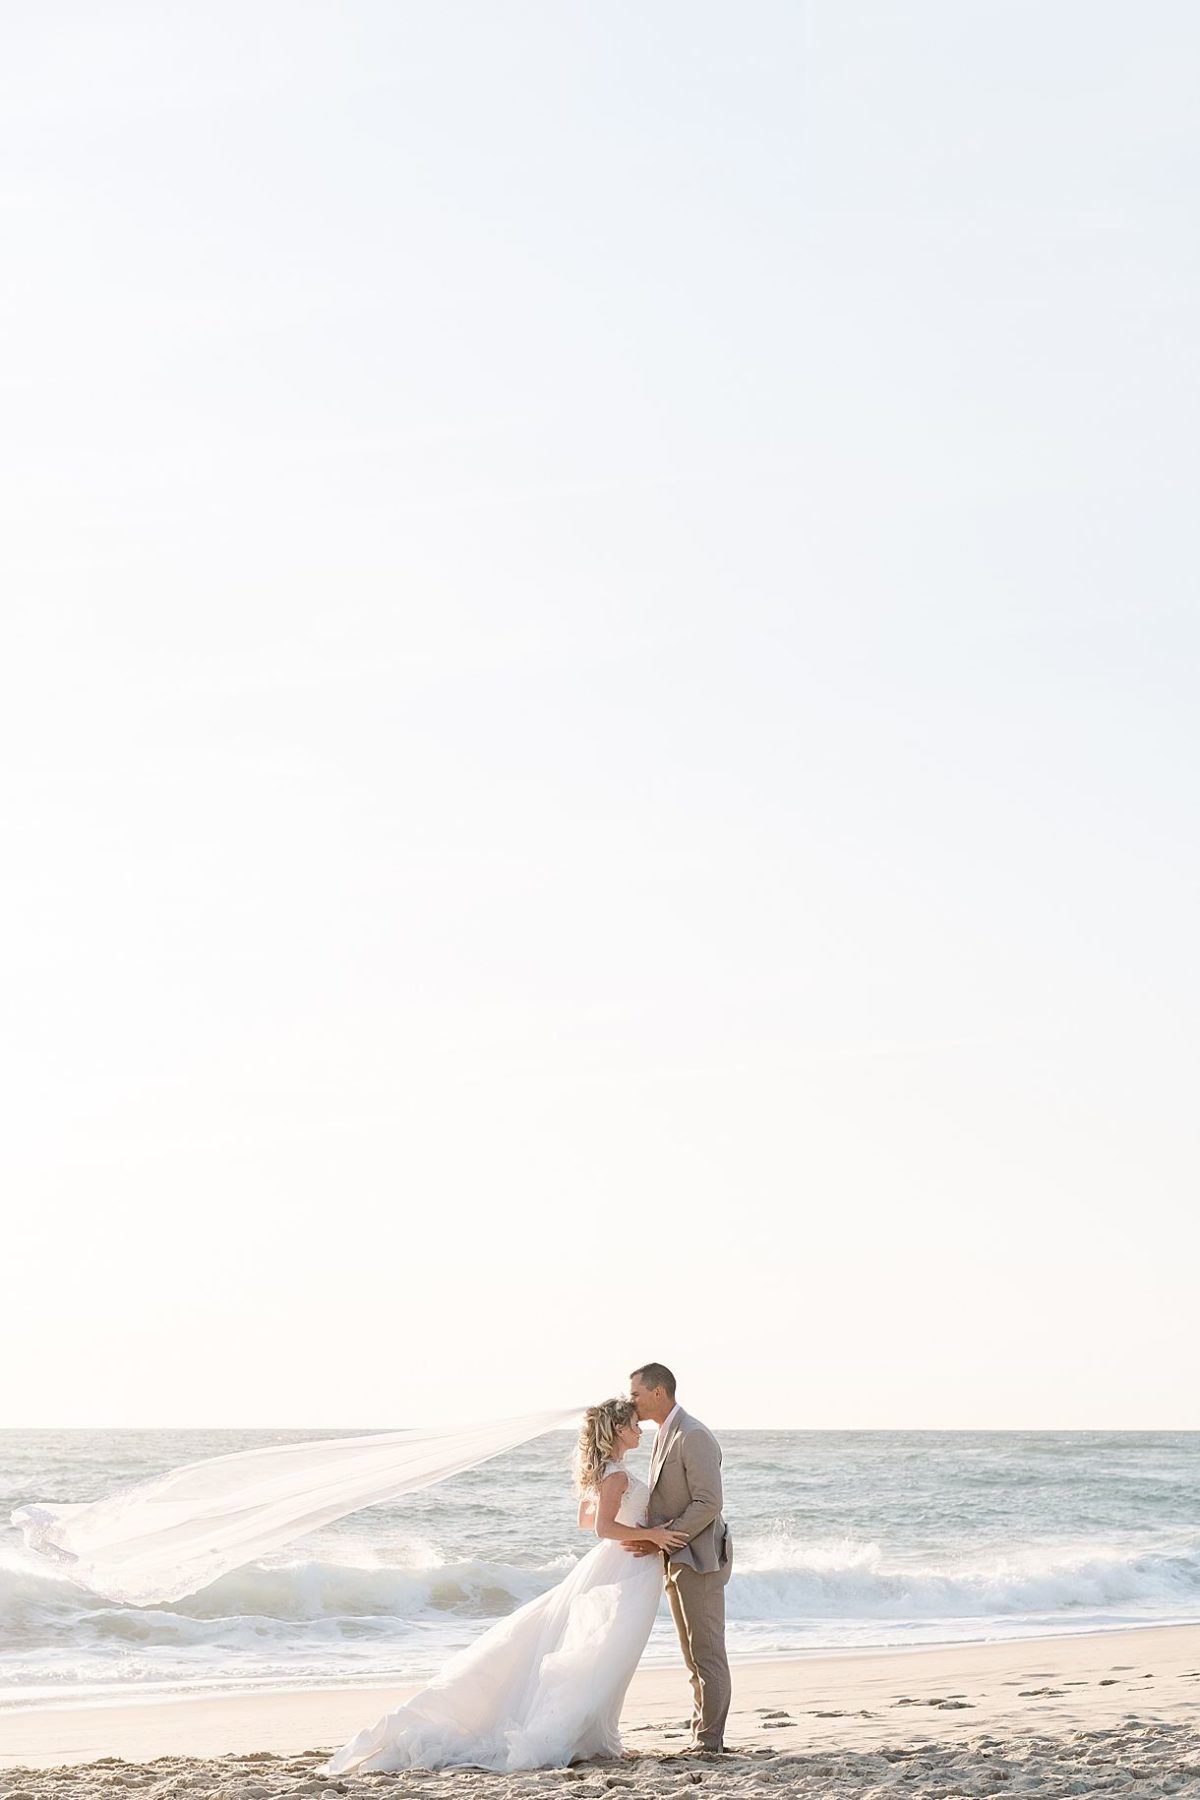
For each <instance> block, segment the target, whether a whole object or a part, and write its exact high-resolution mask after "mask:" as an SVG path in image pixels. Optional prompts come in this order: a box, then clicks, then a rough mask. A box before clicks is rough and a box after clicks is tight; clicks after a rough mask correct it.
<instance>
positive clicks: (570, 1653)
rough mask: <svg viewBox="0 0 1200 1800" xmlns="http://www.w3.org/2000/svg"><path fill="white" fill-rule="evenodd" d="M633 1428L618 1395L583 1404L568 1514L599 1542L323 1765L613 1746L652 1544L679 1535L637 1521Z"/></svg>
mask: <svg viewBox="0 0 1200 1800" xmlns="http://www.w3.org/2000/svg"><path fill="white" fill-rule="evenodd" d="M640 1437H641V1431H640V1428H639V1426H638V1422H637V1413H636V1411H635V1409H634V1406H633V1402H632V1401H630V1400H605V1401H603V1402H602V1403H601V1404H600V1405H599V1406H590V1407H589V1408H588V1409H587V1413H586V1415H585V1417H584V1423H583V1427H582V1430H581V1431H580V1434H579V1446H578V1449H577V1452H576V1479H577V1482H578V1486H579V1492H580V1501H579V1523H580V1526H581V1527H584V1528H586V1527H588V1526H591V1527H594V1529H595V1532H596V1536H597V1537H598V1538H599V1539H600V1542H599V1543H598V1544H597V1545H596V1547H595V1549H594V1550H590V1551H589V1552H588V1554H587V1555H586V1556H585V1557H584V1558H583V1560H582V1562H579V1563H577V1564H576V1566H575V1567H574V1568H573V1569H572V1570H571V1573H570V1574H569V1575H568V1576H567V1578H566V1580H565V1581H562V1582H560V1583H559V1585H558V1586H557V1587H556V1588H551V1589H550V1591H549V1593H546V1594H542V1595H540V1596H539V1597H538V1598H537V1599H536V1600H531V1601H530V1602H529V1604H528V1605H527V1606H522V1607H521V1608H520V1609H519V1610H518V1611H517V1612H514V1613H510V1614H509V1615H508V1617H507V1618H504V1619H501V1620H500V1621H499V1623H498V1624H496V1625H493V1626H492V1627H491V1629H490V1630H489V1631H486V1632H485V1633H484V1635H483V1636H482V1637H481V1638H477V1639H476V1641H475V1642H474V1643H473V1644H471V1645H469V1646H468V1648H467V1649H466V1650H463V1651H460V1652H459V1654H458V1655H457V1656H454V1657H452V1658H451V1659H450V1661H449V1662H448V1663H446V1665H445V1666H444V1668H443V1669H442V1671H441V1673H440V1674H439V1675H437V1676H436V1677H435V1678H434V1680H433V1681H431V1682H430V1684H429V1686H428V1687H426V1688H423V1689H422V1690H421V1692H420V1693H419V1694H417V1695H416V1696H415V1697H414V1698H413V1699H412V1700H409V1701H408V1702H406V1704H404V1705H403V1706H397V1707H396V1708H395V1709H394V1710H393V1711H392V1712H389V1713H385V1714H384V1715H383V1717H382V1718H380V1719H377V1720H376V1721H375V1723H374V1724H373V1725H369V1726H367V1727H366V1728H365V1729H364V1730H362V1731H360V1732H359V1734H358V1736H357V1737H354V1738H352V1739H351V1740H350V1742H349V1743H348V1744H345V1745H343V1747H342V1748H341V1749H340V1750H339V1751H337V1752H336V1754H335V1755H334V1756H333V1757H332V1758H331V1759H330V1761H329V1762H328V1763H327V1764H326V1766H325V1770H324V1772H325V1773H326V1774H329V1775H345V1774H348V1773H350V1772H352V1771H353V1772H356V1773H360V1774H365V1773H375V1772H378V1771H382V1770H394V1769H410V1768H424V1769H431V1768H444V1767H448V1766H456V1765H457V1766H464V1765H469V1766H471V1767H473V1768H483V1769H497V1770H510V1769H537V1768H549V1767H562V1766H564V1765H565V1764H567V1763H571V1762H579V1761H582V1760H584V1759H586V1758H589V1757H597V1756H620V1755H621V1738H620V1733H619V1731H618V1729H617V1727H618V1721H619V1719H620V1716H621V1705H622V1702H623V1701H624V1698H625V1691H626V1689H627V1688H628V1686H629V1683H630V1680H631V1679H632V1676H633V1671H634V1669H635V1668H636V1667H637V1665H638V1661H639V1659H640V1657H641V1654H642V1651H643V1650H644V1649H645V1647H646V1639H647V1638H648V1637H649V1635H650V1627H651V1626H652V1625H653V1623H654V1616H655V1614H656V1612H657V1611H658V1604H659V1601H660V1599H661V1598H662V1592H663V1568H662V1562H661V1559H660V1558H659V1557H657V1556H645V1555H643V1556H633V1555H630V1554H628V1553H627V1552H626V1551H625V1549H624V1548H623V1545H624V1544H627V1543H632V1542H634V1541H641V1542H648V1543H650V1544H653V1545H655V1546H656V1547H657V1548H658V1549H659V1550H674V1549H677V1548H678V1547H679V1546H680V1545H681V1544H683V1543H685V1542H686V1539H685V1538H684V1537H682V1536H681V1535H680V1533H679V1532H676V1531H667V1530H665V1529H661V1528H657V1529H655V1528H651V1527H649V1526H647V1524H646V1507H647V1504H648V1502H649V1498H650V1494H649V1489H648V1488H647V1487H646V1484H645V1482H643V1481H639V1480H638V1479H637V1478H636V1477H635V1476H633V1475H631V1474H630V1473H629V1472H628V1470H627V1469H626V1468H625V1466H624V1459H625V1453H626V1451H628V1450H633V1449H635V1448H636V1447H637V1444H638V1441H639V1439H640Z"/></svg>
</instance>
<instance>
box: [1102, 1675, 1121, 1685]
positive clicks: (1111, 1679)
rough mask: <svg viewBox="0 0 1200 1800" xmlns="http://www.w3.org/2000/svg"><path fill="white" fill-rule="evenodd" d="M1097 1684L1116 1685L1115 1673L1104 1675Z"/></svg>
mask: <svg viewBox="0 0 1200 1800" xmlns="http://www.w3.org/2000/svg"><path fill="white" fill-rule="evenodd" d="M1097 1685H1098V1686H1100V1687H1117V1686H1118V1682H1117V1678H1116V1676H1115V1675H1105V1676H1103V1677H1102V1679H1101V1680H1100V1682H1099V1683H1098V1684H1097Z"/></svg>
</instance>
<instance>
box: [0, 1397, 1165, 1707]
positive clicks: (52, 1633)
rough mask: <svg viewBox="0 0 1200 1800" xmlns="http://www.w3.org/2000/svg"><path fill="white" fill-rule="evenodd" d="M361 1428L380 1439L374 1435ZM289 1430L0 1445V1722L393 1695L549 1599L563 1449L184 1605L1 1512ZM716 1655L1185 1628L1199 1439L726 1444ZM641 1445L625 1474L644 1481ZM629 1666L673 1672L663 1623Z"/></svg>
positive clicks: (882, 1438)
mask: <svg viewBox="0 0 1200 1800" xmlns="http://www.w3.org/2000/svg"><path fill="white" fill-rule="evenodd" d="M381 1429H382V1428H381ZM347 1435H357V1434H356V1433H347V1432H344V1431H342V1432H335V1431H330V1432H328V1433H326V1432H320V1433H317V1432H303V1431H265V1430H264V1431H9V1432H0V1496H2V1500H0V1518H2V1519H3V1520H4V1521H5V1524H4V1527H3V1528H2V1529H0V1710H4V1709H13V1708H17V1707H42V1706H55V1705H63V1704H104V1703H105V1702H109V1701H114V1700H118V1699H128V1698H132V1697H134V1696H135V1695H136V1696H138V1697H145V1698H149V1697H152V1696H155V1695H165V1694H170V1693H178V1692H180V1691H210V1692H211V1691H237V1690H243V1691H244V1690H248V1689H285V1688H297V1687H322V1686H334V1685H337V1686H343V1685H354V1684H364V1685H365V1684H371V1683H378V1682H390V1681H397V1682H400V1681H407V1680H410V1679H416V1678H420V1677H423V1676H426V1675H429V1674H430V1673H432V1672H433V1671H434V1670H435V1669H436V1668H437V1667H438V1665H439V1664H440V1663H441V1662H442V1661H443V1660H444V1658H445V1657H446V1656H447V1655H448V1654H449V1653H450V1652H451V1651H453V1650H456V1649H458V1648H460V1647H461V1646H462V1645H464V1644H466V1643H467V1642H468V1641H469V1640H470V1639H471V1638H472V1637H474V1636H476V1635H477V1634H478V1633H479V1632H481V1631H483V1630H485V1629H486V1628H487V1626H488V1624H489V1623H490V1622H491V1621H492V1620H494V1619H497V1618H499V1617H501V1616H502V1615H503V1614H505V1613H507V1612H510V1611H512V1610H513V1608H514V1607H517V1606H519V1605H521V1604H522V1602H524V1601H526V1600H529V1599H531V1598H533V1596H534V1595H536V1594H539V1593H541V1592H543V1591H544V1590H545V1589H546V1588H548V1587H550V1586H551V1585H553V1584H554V1583H555V1582H557V1581H559V1580H561V1578H562V1576H563V1574H564V1572H565V1571H566V1570H567V1569H569V1568H570V1567H571V1565H572V1563H573V1562H574V1561H576V1559H577V1558H578V1557H580V1556H581V1555H583V1554H585V1552H586V1551H587V1549H588V1547H589V1542H590V1541H594V1540H589V1539H588V1538H587V1537H586V1536H585V1535H584V1534H583V1533H581V1532H580V1531H578V1529H577V1528H576V1523H575V1506H576V1501H575V1496H574V1493H573V1492H572V1488H571V1483H570V1476H569V1464H570V1451H571V1437H570V1435H569V1434H566V1433H561V1432H559V1433H551V1434H549V1435H548V1436H546V1437H543V1438H540V1439H538V1440H536V1441H535V1442H533V1443H530V1444H526V1445H524V1446H523V1447H522V1448H520V1449H519V1450H515V1451H510V1452H508V1453H507V1454H506V1455H504V1456H502V1457H498V1458H496V1459H495V1460H494V1461H493V1462H491V1463H488V1464H485V1465H484V1466H482V1467H481V1468H478V1469H474V1470H472V1471H470V1472H469V1473H467V1474H463V1475H458V1476H455V1477H454V1478H453V1479H451V1480H450V1481H447V1482H445V1483H444V1484H443V1485H442V1486H440V1487H437V1488H433V1489H429V1490H426V1491H425V1492H423V1493H419V1494H413V1495H409V1496H408V1497H406V1498H405V1499H403V1500H402V1501H398V1502H396V1503H394V1504H392V1505H389V1506H380V1507H374V1508H370V1509H368V1510H366V1511H363V1512H360V1513H357V1514H354V1515H353V1516H351V1517H350V1518H347V1519H343V1520H340V1521H339V1522H338V1523H337V1524H335V1525H333V1526H330V1527H327V1528H325V1529H324V1530H322V1531H320V1532H319V1533H315V1534H313V1535H312V1536H311V1537H308V1538H306V1539H303V1540H302V1541H300V1542H297V1543H295V1544H292V1545H291V1546H289V1547H288V1549H286V1550H284V1551H282V1552H279V1553H277V1554H275V1555H273V1556H271V1557H269V1558H266V1559H264V1560H263V1561H262V1562H257V1563H254V1564H251V1565H250V1566H248V1567H246V1568H243V1569H239V1570H235V1571H233V1572H232V1573H231V1574H229V1575H227V1576H225V1577H223V1578H222V1579H221V1580H219V1581H217V1582H215V1583H213V1584H212V1586H210V1587H208V1588H206V1589H204V1590H203V1592H201V1593H198V1594H195V1595H193V1596H191V1597H190V1598H189V1599H186V1600H181V1601H175V1602H172V1603H171V1604H169V1605H162V1606H152V1607H146V1608H136V1607H128V1606H117V1605H112V1604H110V1603H109V1602H108V1601H105V1600H101V1599H99V1598H97V1597H96V1596H93V1595H89V1594H87V1593H84V1592H82V1591H80V1590H79V1589H77V1588H75V1587H73V1586H72V1585H71V1584H70V1583H69V1582H67V1581H65V1580H64V1579H63V1578H62V1577H61V1576H59V1575H58V1574H55V1573H48V1572H47V1571H46V1570H45V1569H43V1568H41V1567H39V1566H37V1565H36V1564H35V1563H34V1561H33V1559H32V1558H30V1557H29V1556H28V1555H27V1554H26V1552H25V1551H24V1548H23V1545H22V1542H21V1537H20V1534H19V1532H17V1531H16V1530H14V1529H13V1528H12V1527H11V1526H10V1525H8V1524H7V1520H8V1516H9V1513H10V1512H11V1510H12V1509H13V1508H14V1507H16V1506H20V1505H25V1504H28V1503H30V1502H32V1501H39V1500H40V1501H86V1500H91V1499H95V1498H97V1497H99V1496H101V1495H104V1494H108V1493H111V1492H112V1491H113V1490H114V1489H115V1488H118V1487H121V1486H128V1485H130V1484H131V1483H133V1482H136V1481H140V1480H143V1479H145V1478H146V1477H147V1476H149V1475H152V1474H157V1473H160V1472H162V1471H163V1470H166V1469H169V1468H173V1467H176V1466H178V1465H179V1464H182V1463H189V1462H196V1461H199V1460H200V1459H201V1458H204V1457H209V1456H223V1455H227V1454H228V1453H229V1452H231V1451H235V1450H242V1449H250V1448H252V1447H256V1446H261V1445H265V1444H277V1443H286V1442H293V1441H296V1440H298V1439H303V1438H312V1437H316V1436H347ZM718 1435H719V1436H720V1438H721V1442H722V1447H723V1449H724V1453H725V1481H726V1513H727V1516H728V1518H729V1521H730V1525H731V1528H732V1530H733V1533H734V1542H735V1553H734V1564H735V1573H734V1576H733V1579H732V1581H731V1582H730V1585H729V1589H728V1613H729V1626H728V1638H729V1647H730V1652H731V1655H733V1656H736V1657H769V1656H794V1655H797V1654H803V1653H805V1652H812V1651H817V1650H828V1649H839V1650H844V1649H852V1648H867V1647H870V1646H885V1645H889V1646H894V1645H921V1644H935V1643H953V1642H978V1641H983V1640H989V1639H997V1638H1013V1637H1038V1636H1042V1635H1045V1634H1047V1633H1059V1632H1081V1631H1097V1630H1120V1629H1122V1628H1126V1627H1129V1626H1134V1625H1149V1624H1180V1623H1195V1622H1198V1621H1200V1509H1198V1505H1197V1501H1198V1496H1200V1433H1197V1432H1019V1431H1017V1432H940V1431H917V1432H909V1431H844V1432H835V1431H815V1432H811V1431H726V1432H719V1433H718ZM652 1441H653V1435H652V1433H650V1432H647V1433H646V1440H645V1443H646V1447H645V1448H644V1449H643V1450H642V1451H641V1453H640V1455H639V1456H638V1457H637V1458H636V1459H631V1466H634V1467H637V1468H639V1469H640V1472H641V1473H643V1474H644V1473H645V1472H646V1466H647V1464H648V1460H649V1457H648V1449H649V1446H650V1444H651V1443H652ZM647 1654H648V1656H649V1657H650V1658H651V1659H654V1660H663V1659H675V1658H677V1656H678V1650H677V1647H676V1645H675V1640H674V1631H673V1627H672V1625H671V1621H670V1617H669V1615H668V1613H667V1611H666V1608H665V1605H664V1608H663V1610H662V1612H661V1614H660V1617H659V1619H658V1622H657V1624H656V1626H655V1629H654V1633H653V1635H652V1638H651V1641H650V1645H649V1649H648V1652H647Z"/></svg>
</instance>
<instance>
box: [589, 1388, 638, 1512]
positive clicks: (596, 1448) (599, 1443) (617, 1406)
mask: <svg viewBox="0 0 1200 1800" xmlns="http://www.w3.org/2000/svg"><path fill="white" fill-rule="evenodd" d="M636 1418H637V1408H636V1406H635V1405H634V1404H633V1401H632V1400H602V1401H601V1402H600V1404H599V1406H589V1407H588V1409H587V1411H586V1413H585V1414H584V1415H583V1424H582V1426H581V1427H580V1431H579V1442H578V1444H577V1445H576V1446H575V1480H576V1482H577V1484H578V1486H579V1491H580V1493H583V1494H598V1493H599V1492H600V1483H601V1482H602V1481H603V1480H604V1465H605V1463H607V1462H608V1461H609V1459H610V1458H611V1456H612V1453H613V1450H614V1449H615V1448H616V1442H617V1433H618V1431H621V1430H623V1429H624V1427H625V1426H626V1425H632V1424H633V1421H634V1420H635V1419H636Z"/></svg>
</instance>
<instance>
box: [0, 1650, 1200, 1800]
mask: <svg viewBox="0 0 1200 1800" xmlns="http://www.w3.org/2000/svg"><path fill="white" fill-rule="evenodd" d="M411 1691H412V1689H411V1688H357V1689H355V1688H340V1689H334V1690H313V1691H309V1692H293V1693H282V1694H250V1695H224V1696H210V1697H206V1698H198V1699H173V1700H169V1701H161V1702H149V1703H148V1702H140V1703H136V1704H121V1705H116V1706H111V1707H92V1708H86V1709H85V1708H70V1709H63V1710H59V1711H31V1712H26V1713H9V1714H6V1715H3V1716H0V1771H3V1773H0V1797H4V1800H49V1796H52V1795H54V1796H64V1797H65V1796H70V1800H100V1796H105V1797H106V1800H119V1797H120V1796H121V1795H122V1793H123V1792H127V1793H128V1794H129V1795H130V1796H132V1795H134V1794H135V1793H136V1794H137V1795H139V1796H153V1797H154V1800H158V1797H160V1796H161V1797H163V1800H166V1797H167V1796H169V1797H170V1800H193V1797H194V1800H218V1797H219V1800H273V1797H274V1796H276V1795H278V1796H284V1795H291V1794H296V1795H312V1796H317V1795H323V1794H326V1793H331V1794H334V1795H349V1796H356V1795H362V1796H365V1795H370V1794H379V1793H381V1792H384V1793H387V1794H388V1795H389V1796H392V1795H395V1796H397V1797H400V1796H411V1797H412V1800H418V1797H420V1800H438V1797H439V1796H443V1795H445V1796H449V1795H451V1794H453V1795H454V1796H455V1800H519V1797H522V1796H527V1795H528V1796H535V1795H536V1796H550V1795H555V1794H561V1795H564V1796H567V1797H569V1800H588V1797H589V1796H593V1795H596V1796H598V1795H609V1794H611V1795H612V1797H613V1800H622V1792H621V1791H622V1790H624V1791H625V1792H628V1793H630V1794H631V1795H633V1796H636V1795H638V1794H647V1795H655V1796H666V1795H669V1794H677V1793H678V1794H687V1793H689V1792H691V1791H692V1790H693V1789H695V1788H697V1787H702V1788H703V1789H704V1790H705V1791H706V1792H708V1793H709V1794H711V1796H712V1800H726V1797H728V1800H767V1797H768V1796H773V1795H775V1794H777V1793H782V1792H786V1793H789V1794H813V1795H816V1794H821V1795H829V1794H837V1795H842V1794H845V1795H859V1794H861V1795H868V1794H882V1793H883V1792H884V1791H885V1790H886V1791H889V1792H891V1791H895V1792H896V1793H898V1794H899V1793H904V1794H910V1795H916V1796H922V1797H928V1800H950V1797H952V1796H973V1795H985V1794H995V1793H998V1792H1000V1791H1001V1790H1005V1791H1009V1792H1013V1793H1016V1792H1021V1793H1027V1794H1028V1793H1037V1794H1046V1795H1056V1796H1057V1795H1076V1794H1091V1793H1101V1792H1105V1793H1121V1794H1124V1795H1130V1796H1141V1795H1167V1794H1172V1795H1174V1794H1181V1795H1190V1794H1195V1795H1196V1796H1200V1627H1191V1626H1170V1627H1151V1628H1147V1629H1145V1630H1138V1631H1126V1632H1110V1633H1104V1634H1098V1635H1094V1636H1081V1637H1060V1638H1041V1639H1037V1640H1033V1641H1030V1640H1028V1639H1026V1640H1024V1641H1023V1642H1021V1643H1017V1644H986V1645H966V1646H954V1647H947V1648H942V1649H932V1650H929V1649H925V1650H914V1651H887V1652H877V1653H871V1654H861V1655H859V1654H854V1655H842V1656H820V1657H813V1658H798V1659H795V1660H792V1661H788V1662H761V1663H759V1662H750V1663H739V1664H736V1665H735V1667H734V1703H733V1711H732V1713H731V1715H730V1723H729V1730H728V1740H727V1741H728V1744H729V1747H730V1751H731V1754H729V1755H726V1756H724V1757H719V1758H718V1757H709V1758H692V1757H686V1756H680V1755H679V1754H678V1753H679V1751H680V1750H681V1749H682V1748H684V1747H686V1745H687V1742H688V1733H687V1730H686V1726H685V1724H684V1720H685V1719H686V1717H687V1712H688V1690H687V1684H686V1679H685V1676H684V1673H683V1669H682V1667H676V1668H673V1667H666V1668H649V1669H645V1670H642V1671H639V1673H638V1675H637V1677H636V1678H635V1680H634V1684H633V1687H632V1688H631V1690H630V1695H629V1700H628V1703H627V1705H626V1710H625V1716H624V1720H623V1724H622V1730H623V1734H624V1737H625V1742H626V1745H627V1747H628V1748H629V1749H630V1750H631V1751H634V1752H636V1753H637V1754H636V1755H635V1756H633V1757H631V1758H629V1759H628V1760H626V1761H623V1762H619V1763H604V1764H588V1765H583V1766H581V1767H576V1768H573V1769H569V1770H563V1769H558V1770H544V1771H535V1772H522V1773H517V1774H512V1775H496V1774H485V1773H481V1772H479V1771H475V1770H463V1769H458V1770H448V1771H445V1772H441V1773H424V1772H419V1771H404V1772H403V1773H400V1774H390V1775H357V1776H340V1777H327V1776H325V1775H323V1774H322V1773H321V1769H322V1764H323V1762H324V1760H325V1758H326V1757H327V1756H328V1755H329V1752H330V1751H331V1750H332V1749H334V1748H335V1747H336V1746H337V1745H339V1744H341V1743H343V1742H344V1741H345V1740H346V1739H347V1738H348V1737H350V1736H351V1735H352V1734H353V1733H354V1732H355V1731H357V1730H358V1729H359V1728H360V1727H361V1726H362V1725H363V1724H364V1723H366V1722H367V1721H369V1720H371V1719H373V1718H375V1717H377V1716H378V1715H379V1713H381V1712H383V1711H385V1710H386V1709H387V1708H388V1707H390V1706H392V1705H394V1704H395V1703H396V1701H397V1700H399V1699H401V1698H402V1697H403V1696H404V1695H405V1694H407V1693H410V1692H411Z"/></svg>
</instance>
